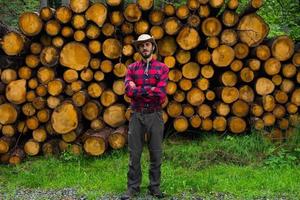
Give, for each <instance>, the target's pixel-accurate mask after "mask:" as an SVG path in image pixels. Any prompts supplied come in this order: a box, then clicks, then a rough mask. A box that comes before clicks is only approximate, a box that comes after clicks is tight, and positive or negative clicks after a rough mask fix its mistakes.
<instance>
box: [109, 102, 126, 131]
mask: <svg viewBox="0 0 300 200" xmlns="http://www.w3.org/2000/svg"><path fill="white" fill-rule="evenodd" d="M125 112H126V108H125V106H124V105H122V104H114V105H112V106H109V107H108V108H106V109H105V110H104V113H103V119H104V121H105V123H106V124H108V125H109V126H111V127H113V128H115V127H119V126H121V125H123V124H124V123H125V122H126V118H125Z"/></svg>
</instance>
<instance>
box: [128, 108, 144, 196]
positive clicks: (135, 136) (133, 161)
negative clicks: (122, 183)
mask: <svg viewBox="0 0 300 200" xmlns="http://www.w3.org/2000/svg"><path fill="white" fill-rule="evenodd" d="M139 115H140V113H133V114H132V116H131V118H130V121H129V131H128V150H129V171H128V174H127V178H128V182H127V187H128V190H134V191H139V189H140V184H141V181H142V171H141V163H140V161H141V154H142V151H143V143H144V134H145V129H144V126H143V124H142V123H141V120H140V116H139Z"/></svg>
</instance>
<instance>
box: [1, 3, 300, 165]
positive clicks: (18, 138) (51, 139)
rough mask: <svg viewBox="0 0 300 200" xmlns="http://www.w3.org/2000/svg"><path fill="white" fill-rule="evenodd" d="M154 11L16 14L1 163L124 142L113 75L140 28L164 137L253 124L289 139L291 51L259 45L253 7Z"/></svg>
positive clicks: (120, 78)
mask: <svg viewBox="0 0 300 200" xmlns="http://www.w3.org/2000/svg"><path fill="white" fill-rule="evenodd" d="M153 4H154V0H138V1H137V2H136V3H129V4H126V5H125V3H124V2H122V1H121V0H107V1H106V4H103V3H91V2H89V1H88V0H71V1H70V5H69V7H66V6H62V7H59V8H57V9H56V10H54V9H52V8H49V7H44V8H42V9H41V10H40V12H39V13H34V12H26V13H23V14H22V15H21V16H20V17H19V29H20V32H14V31H8V32H7V33H5V34H3V35H2V39H1V47H2V55H1V65H2V66H1V71H0V73H1V74H0V75H1V82H0V95H1V96H0V130H1V131H0V156H1V162H3V163H11V164H17V163H20V162H21V160H22V159H23V158H24V157H25V155H29V156H35V155H39V154H44V155H53V154H56V153H58V152H60V151H64V150H66V149H68V148H70V149H71V151H72V152H73V153H74V154H80V152H81V151H84V152H86V153H87V154H89V155H93V156H98V155H101V154H103V153H104V152H105V151H106V150H107V149H108V148H113V149H119V148H122V147H124V145H125V144H126V142H127V131H128V128H127V126H126V124H127V123H128V122H127V121H128V119H129V118H130V112H131V111H130V110H129V109H127V108H128V105H129V102H130V99H129V98H128V97H126V95H124V92H125V91H124V77H125V74H126V69H127V66H128V65H129V64H130V63H132V62H134V61H136V60H139V59H141V56H140V55H139V54H138V53H137V52H136V51H135V49H134V47H133V45H132V40H133V39H136V38H137V36H138V35H140V34H142V33H150V34H152V35H153V36H154V37H155V39H156V40H157V43H158V49H159V54H158V55H156V57H157V58H158V59H160V60H161V61H163V62H164V63H165V64H166V65H167V66H168V67H169V68H170V72H169V82H168V85H167V87H166V91H167V94H168V98H167V100H166V102H165V104H164V105H163V107H164V112H163V119H164V121H165V123H169V124H171V125H172V126H173V127H174V129H175V131H177V132H185V131H186V130H188V129H194V130H198V131H199V132H201V131H209V132H211V131H216V132H220V133H223V132H231V133H234V134H242V133H244V132H246V131H249V130H251V129H252V128H254V129H258V130H264V131H265V133H267V134H266V135H267V136H268V137H269V138H271V139H277V140H279V141H281V140H283V138H285V137H286V136H289V135H290V134H291V133H292V129H293V127H294V126H296V125H297V124H299V121H300V119H299V116H298V109H299V106H300V87H299V85H300V52H298V51H297V46H296V45H295V44H294V41H292V40H291V39H290V38H289V37H287V36H280V37H278V38H274V39H273V40H266V36H267V35H268V31H269V27H268V25H267V24H266V23H265V22H264V20H263V19H262V18H261V17H260V16H259V15H257V14H256V11H257V10H258V9H259V8H260V7H261V6H262V1H259V0H250V2H249V6H248V8H247V9H245V10H243V11H242V12H241V13H237V12H236V9H237V8H238V6H239V2H238V0H228V1H226V4H225V1H224V0H187V2H186V4H184V5H182V6H180V7H177V8H176V7H175V6H174V5H172V4H171V3H169V4H168V3H167V4H165V5H164V7H163V8H154V6H153ZM5 54H6V55H5ZM14 58H15V60H14ZM11 60H14V61H16V62H11Z"/></svg>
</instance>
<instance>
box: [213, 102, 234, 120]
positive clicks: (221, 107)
mask: <svg viewBox="0 0 300 200" xmlns="http://www.w3.org/2000/svg"><path fill="white" fill-rule="evenodd" d="M214 108H215V110H216V113H217V114H218V115H220V116H224V117H226V116H227V115H228V114H229V113H230V106H229V105H228V104H226V103H223V102H217V103H215V105H214Z"/></svg>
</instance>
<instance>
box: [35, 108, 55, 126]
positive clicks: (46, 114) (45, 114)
mask: <svg viewBox="0 0 300 200" xmlns="http://www.w3.org/2000/svg"><path fill="white" fill-rule="evenodd" d="M36 116H37V119H38V120H39V122H41V123H46V122H48V121H49V119H50V116H51V111H50V110H49V109H47V108H44V109H41V110H39V111H38V112H37V115H36Z"/></svg>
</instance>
